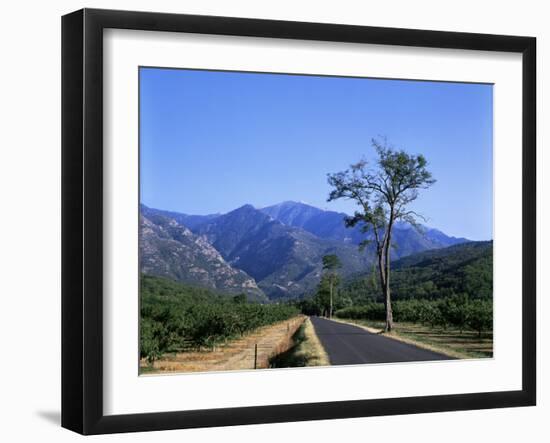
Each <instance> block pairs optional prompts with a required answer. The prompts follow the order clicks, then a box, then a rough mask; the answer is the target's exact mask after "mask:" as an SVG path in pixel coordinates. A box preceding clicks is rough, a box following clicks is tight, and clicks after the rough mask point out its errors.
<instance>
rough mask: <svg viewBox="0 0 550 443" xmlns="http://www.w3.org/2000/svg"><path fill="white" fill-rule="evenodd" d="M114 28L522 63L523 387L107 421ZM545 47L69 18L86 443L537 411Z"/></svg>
mask: <svg viewBox="0 0 550 443" xmlns="http://www.w3.org/2000/svg"><path fill="white" fill-rule="evenodd" d="M107 28H118V29H133V30H148V31H172V32H192V33H200V34H217V35H228V36H230V35H233V36H253V37H270V38H281V39H301V40H318V41H331V42H353V43H369V44H378V45H399V46H417V47H431V48H455V49H470V50H480V51H503V52H512V53H520V54H522V63H523V80H522V81H523V86H522V87H523V97H522V101H523V103H522V107H523V109H522V127H523V135H522V143H523V146H522V153H523V165H522V166H523V177H522V183H523V190H522V193H523V201H522V205H523V213H522V221H523V233H522V240H523V246H522V248H523V250H522V254H523V257H522V263H523V267H522V289H523V293H522V314H521V315H522V331H521V332H522V389H521V390H517V391H506V392H482V393H473V394H458V395H435V396H421V397H403V398H391V399H371V400H357V401H333V402H324V403H307V404H284V405H266V406H260V407H237V408H223V409H208V410H190V411H178V412H160V413H142V414H131V415H109V416H106V415H104V413H103V408H102V404H103V374H102V371H103V369H102V368H103V342H102V325H103V319H102V315H103V300H102V281H103V280H102V266H103V246H102V245H103V228H102V220H103V210H102V206H103V198H102V195H103V194H102V191H103V182H102V174H103V166H102V162H103V148H102V138H103V111H102V109H103V95H102V94H103V89H102V82H103V78H102V76H103V30H104V29H107ZM535 66H536V39H535V38H533V37H516V36H504V35H484V34H471V33H456V32H440V31H423V30H411V29H390V28H378V27H364V26H348V25H337V24H319V23H301V22H288V21H274V20H258V19H244V18H230V17H211V16H197V15H179V14H162V13H150V12H127V11H109V10H97V9H83V10H79V11H76V12H73V13H71V14H68V15H65V16H64V17H63V18H62V426H63V427H65V428H68V429H71V430H73V431H76V432H79V433H82V434H104V433H116V432H133V431H152V430H162V429H178V428H194V427H212V426H229V425H241V424H257V423H274V422H290V421H302V420H320V419H334V418H348V417H363V416H380V415H392V414H412V413H425V412H436V411H457V410H467V409H487V408H502V407H514V406H530V405H535V403H536V315H535V310H536V142H535V140H536V137H535V135H536V119H535V114H536V69H535Z"/></svg>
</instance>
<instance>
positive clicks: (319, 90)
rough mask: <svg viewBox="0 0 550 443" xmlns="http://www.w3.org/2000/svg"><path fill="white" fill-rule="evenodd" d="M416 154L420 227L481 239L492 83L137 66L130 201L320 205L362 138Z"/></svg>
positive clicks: (368, 151) (177, 207)
mask: <svg viewBox="0 0 550 443" xmlns="http://www.w3.org/2000/svg"><path fill="white" fill-rule="evenodd" d="M377 136H386V137H387V138H388V141H389V142H391V144H393V145H394V146H395V147H396V148H402V149H404V150H406V151H407V152H409V153H413V154H418V153H421V154H424V156H425V157H426V158H427V160H428V162H429V169H430V170H431V171H432V173H433V176H434V178H436V179H437V183H436V184H435V185H433V186H432V188H430V189H428V190H425V191H423V192H422V193H421V194H420V196H419V198H418V200H417V201H416V202H415V203H414V206H413V208H414V209H415V210H417V211H419V212H421V213H422V214H423V215H425V216H426V217H427V218H428V222H427V223H426V224H428V225H429V226H432V227H436V228H438V229H441V230H442V231H444V232H445V233H447V234H449V235H455V236H463V237H467V238H470V239H472V240H484V239H491V238H492V182H493V176H492V163H493V157H492V155H493V154H492V145H493V88H492V86H491V85H480V84H464V83H446V82H423V81H406V80H381V79H365V78H360V79H357V78H342V77H318V76H299V75H283V74H254V73H233V72H215V71H193V70H176V69H158V68H141V69H140V149H141V151H140V169H141V170H140V180H141V182H140V186H141V189H140V193H141V202H142V203H144V204H146V205H148V206H150V207H154V208H160V209H168V210H174V211H178V212H184V213H188V214H209V213H217V212H221V213H224V212H228V211H230V210H232V209H235V208H237V207H239V206H242V205H243V204H246V203H250V204H252V205H254V206H256V207H263V206H268V205H272V204H275V203H279V202H282V201H285V200H296V201H303V202H306V203H309V204H311V205H313V206H318V207H320V208H326V209H330V210H335V211H343V212H348V213H351V212H353V210H354V205H353V203H352V202H349V201H336V202H330V203H327V202H326V199H327V196H328V193H329V191H330V188H329V186H328V184H327V181H326V174H327V173H329V172H337V171H341V170H344V169H346V168H347V167H348V166H349V165H350V164H351V163H354V162H356V161H358V160H360V159H361V158H366V159H374V151H373V149H372V147H371V144H370V140H371V139H372V138H373V137H377Z"/></svg>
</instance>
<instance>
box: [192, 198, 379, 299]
mask: <svg viewBox="0 0 550 443" xmlns="http://www.w3.org/2000/svg"><path fill="white" fill-rule="evenodd" d="M197 233H199V234H200V235H204V236H205V237H206V238H207V239H208V240H209V241H210V243H211V244H212V246H214V247H215V248H216V249H217V250H218V251H220V253H221V254H222V256H223V257H224V258H225V259H226V260H227V261H228V262H229V263H231V265H232V266H234V267H237V268H239V269H242V270H244V271H245V272H246V273H248V274H249V275H251V276H252V277H254V278H255V279H256V281H257V282H258V286H259V287H260V288H261V289H262V290H263V291H264V292H265V293H266V294H267V295H268V296H269V297H270V298H272V299H273V298H295V297H298V296H302V295H303V294H304V293H306V292H308V291H313V290H314V289H315V287H316V286H317V284H318V283H319V278H320V275H321V268H322V257H323V255H326V254H337V255H338V256H339V257H340V260H341V261H342V264H343V267H342V270H341V271H342V274H344V275H349V274H352V273H356V272H359V271H361V270H363V269H365V266H366V263H368V261H369V256H368V255H367V254H365V253H361V252H359V251H358V250H357V247H355V246H354V245H346V244H343V243H341V242H338V241H334V240H331V239H321V238H319V237H316V236H314V235H312V234H311V233H309V232H307V231H304V230H303V229H300V228H296V227H292V226H287V225H284V224H282V223H280V222H279V221H277V220H274V219H272V218H271V217H269V216H267V215H266V214H264V213H263V212H261V211H259V210H257V209H255V208H254V207H252V206H250V205H245V206H243V207H241V208H238V209H235V210H234V211H231V212H229V213H228V214H225V215H222V216H220V217H217V218H216V219H214V220H212V221H210V222H207V223H205V224H202V225H200V226H199V227H198V229H197Z"/></svg>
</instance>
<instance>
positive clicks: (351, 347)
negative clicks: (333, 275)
mask: <svg viewBox="0 0 550 443" xmlns="http://www.w3.org/2000/svg"><path fill="white" fill-rule="evenodd" d="M311 322H312V323H313V326H314V327H315V332H317V335H318V336H319V340H321V343H322V344H323V346H324V348H325V351H326V352H327V354H328V357H329V360H330V363H331V364H333V365H355V364H364V363H392V362H407V361H428V360H451V357H447V356H446V355H442V354H438V353H436V352H432V351H428V350H426V349H421V348H417V347H416V346H413V345H408V344H406V343H402V342H399V341H397V340H394V339H392V338H387V337H384V336H381V335H379V334H372V333H370V332H368V331H366V330H365V329H363V328H359V327H357V326H352V325H347V324H343V323H338V322H335V321H332V320H327V319H325V318H320V317H311Z"/></svg>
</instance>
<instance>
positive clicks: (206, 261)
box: [139, 207, 267, 301]
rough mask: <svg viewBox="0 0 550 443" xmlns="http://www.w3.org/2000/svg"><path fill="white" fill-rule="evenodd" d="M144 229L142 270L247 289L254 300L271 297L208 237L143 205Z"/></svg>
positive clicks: (236, 290)
mask: <svg viewBox="0 0 550 443" xmlns="http://www.w3.org/2000/svg"><path fill="white" fill-rule="evenodd" d="M140 230H141V232H140V233H141V235H140V243H139V249H140V269H141V272H142V273H144V274H149V275H156V276H161V277H168V278H171V279H173V280H177V281H180V282H184V283H188V284H193V285H197V286H201V287H205V288H211V289H217V290H219V291H221V292H227V293H231V294H237V293H243V292H244V293H246V294H247V296H248V298H249V299H251V300H260V301H262V300H263V301H265V300H267V298H266V296H265V294H264V293H263V292H262V290H261V289H259V288H258V286H257V284H256V282H255V280H254V279H253V278H252V277H251V276H250V275H248V274H247V273H246V272H244V271H243V270H241V269H236V268H234V267H232V266H231V265H230V264H229V263H227V262H226V261H225V260H224V258H223V257H222V255H221V254H220V253H219V252H218V251H217V250H216V249H215V248H214V247H213V246H212V245H211V244H210V243H209V242H208V241H207V240H206V238H204V237H201V236H197V235H195V234H193V233H192V232H191V231H190V230H189V229H187V228H186V227H185V226H183V225H182V224H180V223H178V222H177V221H176V220H174V219H173V218H169V217H166V216H165V215H162V214H161V213H160V212H157V211H156V210H151V209H149V208H146V207H142V208H141V216H140Z"/></svg>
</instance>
